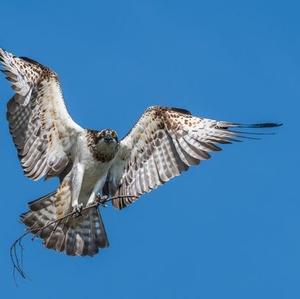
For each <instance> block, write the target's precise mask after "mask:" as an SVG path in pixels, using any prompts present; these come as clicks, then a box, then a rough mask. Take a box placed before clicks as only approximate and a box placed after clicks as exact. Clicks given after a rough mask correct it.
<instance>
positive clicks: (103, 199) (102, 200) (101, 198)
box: [96, 194, 109, 207]
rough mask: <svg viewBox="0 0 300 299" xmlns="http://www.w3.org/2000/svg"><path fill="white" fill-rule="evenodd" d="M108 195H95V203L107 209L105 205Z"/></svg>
mask: <svg viewBox="0 0 300 299" xmlns="http://www.w3.org/2000/svg"><path fill="white" fill-rule="evenodd" d="M108 198H109V197H108V195H102V196H101V195H100V194H97V196H96V201H97V202H98V203H99V204H100V205H102V206H103V207H107V205H106V204H105V203H106V202H107V199H108Z"/></svg>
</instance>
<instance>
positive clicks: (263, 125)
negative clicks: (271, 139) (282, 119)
mask: <svg viewBox="0 0 300 299" xmlns="http://www.w3.org/2000/svg"><path fill="white" fill-rule="evenodd" d="M234 126H235V127H238V128H249V129H263V128H277V127H281V126H283V123H274V122H266V123H256V124H240V123H238V124H235V125H234Z"/></svg>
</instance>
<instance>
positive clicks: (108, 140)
mask: <svg viewBox="0 0 300 299" xmlns="http://www.w3.org/2000/svg"><path fill="white" fill-rule="evenodd" d="M104 141H105V142H106V143H112V142H113V141H114V139H113V138H112V137H111V136H106V137H104Z"/></svg>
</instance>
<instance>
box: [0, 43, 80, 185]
mask: <svg viewBox="0 0 300 299" xmlns="http://www.w3.org/2000/svg"><path fill="white" fill-rule="evenodd" d="M1 64H2V71H3V72H4V73H5V74H6V78H7V79H8V80H9V81H10V82H11V84H12V88H13V89H14V91H15V93H16V94H15V95H14V96H13V97H12V98H11V99H10V101H9V102H8V105H7V110H8V111H7V119H8V122H9V129H10V133H11V135H12V138H13V141H14V143H15V146H16V148H17V151H18V155H19V159H20V162H21V165H22V167H23V170H24V173H25V175H26V176H28V177H29V178H32V179H34V180H37V179H40V178H41V177H44V176H45V177H48V176H56V175H59V174H61V173H62V172H63V170H64V169H65V168H66V166H67V165H68V163H69V159H70V158H69V153H70V149H71V147H72V145H73V144H74V142H75V140H76V136H77V134H78V133H79V132H81V131H82V130H83V129H82V128H81V127H80V126H79V125H77V124H76V123H75V122H74V121H73V120H72V119H71V117H70V115H69V114H68V112H67V109H66V107H65V104H64V100H63V96H62V92H61V88H60V84H59V80H58V77H57V75H56V74H55V73H54V72H53V71H51V70H50V69H49V68H47V67H45V66H43V65H41V64H39V63H38V62H35V61H33V60H31V59H29V58H25V57H16V56H14V55H12V54H10V53H8V52H6V51H4V50H3V49H1V48H0V65H1Z"/></svg>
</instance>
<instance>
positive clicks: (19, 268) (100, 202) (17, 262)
mask: <svg viewBox="0 0 300 299" xmlns="http://www.w3.org/2000/svg"><path fill="white" fill-rule="evenodd" d="M128 197H130V198H133V199H134V198H137V196H130V195H124V196H116V197H111V198H108V197H107V196H102V197H101V196H97V200H96V201H95V203H93V204H92V205H90V206H87V207H84V208H83V209H82V210H81V211H80V212H78V211H72V212H70V213H68V214H66V215H64V216H63V217H60V218H58V219H56V220H53V221H50V222H48V223H47V224H45V225H44V226H43V227H40V228H38V229H37V227H35V226H33V227H31V228H28V229H27V230H26V231H25V233H24V234H22V235H21V236H20V237H19V238H18V239H16V240H15V241H14V242H13V243H12V245H11V247H10V258H11V261H12V264H13V277H14V281H15V283H16V285H17V282H16V276H15V275H16V272H18V273H19V275H20V276H21V277H22V278H23V279H26V278H27V275H26V273H25V272H24V270H23V268H24V267H23V251H24V247H23V245H22V240H23V238H24V237H26V236H27V235H28V234H30V233H32V234H33V235H34V236H33V238H32V240H34V238H35V237H36V236H38V235H39V234H40V233H41V232H42V231H43V230H44V229H46V228H48V227H49V226H51V225H53V224H56V225H55V227H54V230H55V229H56V228H57V226H58V225H59V223H60V222H61V221H63V220H65V219H67V218H69V217H72V216H75V217H81V213H82V212H84V211H87V210H89V209H92V208H98V207H99V206H103V207H106V203H108V202H110V201H112V200H114V199H122V198H128ZM17 246H19V247H20V249H21V258H20V259H19V257H18V253H17Z"/></svg>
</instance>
